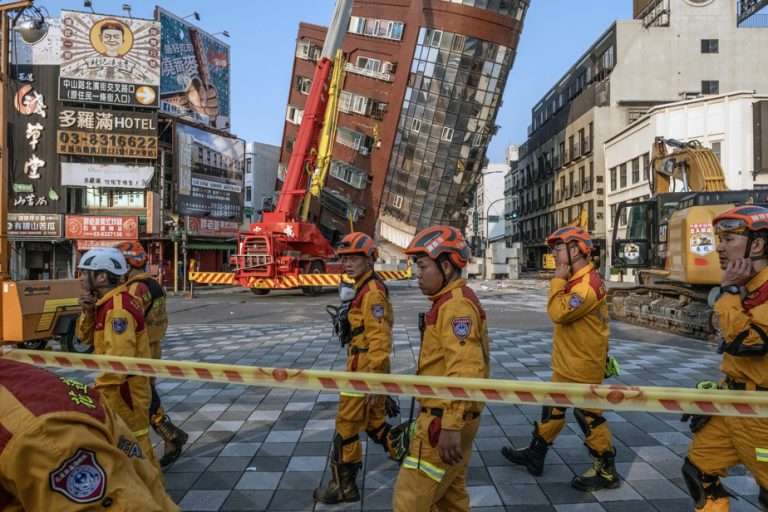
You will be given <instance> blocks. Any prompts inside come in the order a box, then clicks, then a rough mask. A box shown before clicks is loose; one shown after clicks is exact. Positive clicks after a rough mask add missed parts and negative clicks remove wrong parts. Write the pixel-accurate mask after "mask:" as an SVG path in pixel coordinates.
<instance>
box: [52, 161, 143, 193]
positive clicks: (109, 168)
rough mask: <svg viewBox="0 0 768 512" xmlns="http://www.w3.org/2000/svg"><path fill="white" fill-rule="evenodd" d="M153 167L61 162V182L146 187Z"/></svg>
mask: <svg viewBox="0 0 768 512" xmlns="http://www.w3.org/2000/svg"><path fill="white" fill-rule="evenodd" d="M154 173H155V168H154V167H151V166H148V165H143V166H141V165H119V164H93V163H90V164H76V163H71V162H62V163H61V184H62V185H67V186H73V187H109V188H133V189H137V188H144V189H145V188H147V186H148V185H149V183H150V182H151V181H152V175H153V174H154Z"/></svg>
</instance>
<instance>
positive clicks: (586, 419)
mask: <svg viewBox="0 0 768 512" xmlns="http://www.w3.org/2000/svg"><path fill="white" fill-rule="evenodd" d="M573 415H574V416H576V423H578V424H579V428H580V429H581V431H582V432H584V436H585V437H589V436H590V435H592V429H593V428H597V427H599V426H600V425H602V424H603V423H605V417H604V416H603V415H602V414H595V413H593V412H590V411H585V410H584V409H574V410H573Z"/></svg>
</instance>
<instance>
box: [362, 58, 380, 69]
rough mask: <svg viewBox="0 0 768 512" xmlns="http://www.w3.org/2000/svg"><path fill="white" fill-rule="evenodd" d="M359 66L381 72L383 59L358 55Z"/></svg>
mask: <svg viewBox="0 0 768 512" xmlns="http://www.w3.org/2000/svg"><path fill="white" fill-rule="evenodd" d="M357 67H358V68H362V69H365V70H367V71H373V72H379V71H381V61H380V60H377V59H371V58H368V57H358V58H357Z"/></svg>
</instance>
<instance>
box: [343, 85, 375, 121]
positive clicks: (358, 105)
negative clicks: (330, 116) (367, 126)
mask: <svg viewBox="0 0 768 512" xmlns="http://www.w3.org/2000/svg"><path fill="white" fill-rule="evenodd" d="M370 104H371V99H370V98H366V97H365V96H360V95H358V94H353V93H351V92H348V91H341V94H340V95H339V110H341V111H342V112H346V113H348V114H350V113H352V112H355V113H357V114H360V115H363V116H365V115H368V107H369V106H370Z"/></svg>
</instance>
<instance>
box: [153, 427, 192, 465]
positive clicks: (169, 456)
mask: <svg viewBox="0 0 768 512" xmlns="http://www.w3.org/2000/svg"><path fill="white" fill-rule="evenodd" d="M152 428H154V429H155V432H157V434H158V435H159V436H160V437H162V438H163V442H164V443H165V453H164V454H163V456H162V457H161V458H160V466H161V467H166V466H170V465H171V464H173V463H174V462H175V461H176V459H178V458H179V456H180V455H181V449H182V448H183V447H184V444H185V443H186V442H187V439H189V436H188V435H187V433H186V432H184V431H183V430H181V429H180V428H179V427H177V426H176V425H174V424H173V423H171V420H170V418H168V416H163V417H162V419H161V420H160V421H159V422H158V423H154V422H153V423H152Z"/></svg>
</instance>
